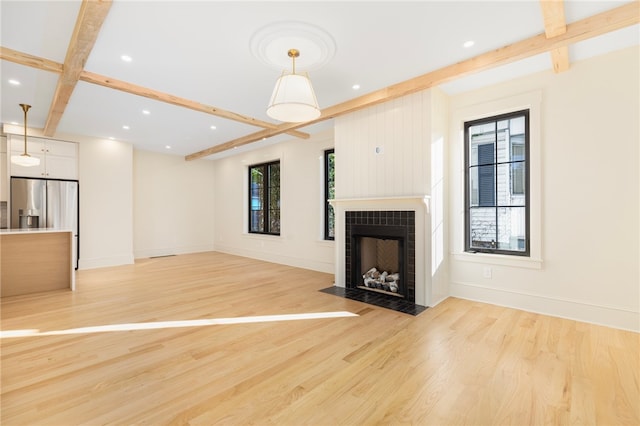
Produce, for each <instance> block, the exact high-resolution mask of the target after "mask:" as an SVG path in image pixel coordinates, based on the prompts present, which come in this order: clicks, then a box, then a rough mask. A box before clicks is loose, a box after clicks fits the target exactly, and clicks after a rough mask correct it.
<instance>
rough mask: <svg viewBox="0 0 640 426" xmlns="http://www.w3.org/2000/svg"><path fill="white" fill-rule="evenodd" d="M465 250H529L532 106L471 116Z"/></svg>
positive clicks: (467, 145)
mask: <svg viewBox="0 0 640 426" xmlns="http://www.w3.org/2000/svg"><path fill="white" fill-rule="evenodd" d="M464 131H465V194H466V195H465V251H467V252H485V253H497V254H511V255H520V256H528V255H529V252H530V247H529V246H530V244H529V111H528V110H525V111H518V112H513V113H509V114H504V115H499V116H494V117H489V118H484V119H480V120H474V121H470V122H466V123H465V125H464Z"/></svg>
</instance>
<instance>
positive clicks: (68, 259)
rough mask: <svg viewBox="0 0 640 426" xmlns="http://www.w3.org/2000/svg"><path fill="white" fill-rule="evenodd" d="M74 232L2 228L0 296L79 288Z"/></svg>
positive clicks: (0, 240)
mask: <svg viewBox="0 0 640 426" xmlns="http://www.w3.org/2000/svg"><path fill="white" fill-rule="evenodd" d="M73 244H74V238H73V232H72V231H71V230H61V229H46V228H38V229H2V230H0V258H1V260H0V296H1V297H8V296H17V295H21V294H29V293H39V292H43V291H51V290H60V289H70V290H75V284H76V283H75V270H74V258H73V253H74V250H73Z"/></svg>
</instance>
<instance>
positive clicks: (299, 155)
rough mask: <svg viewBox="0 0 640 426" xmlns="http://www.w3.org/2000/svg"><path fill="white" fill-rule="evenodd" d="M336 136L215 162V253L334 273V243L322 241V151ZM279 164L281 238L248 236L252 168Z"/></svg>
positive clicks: (330, 134) (326, 135)
mask: <svg viewBox="0 0 640 426" xmlns="http://www.w3.org/2000/svg"><path fill="white" fill-rule="evenodd" d="M330 148H333V132H324V133H321V134H317V135H314V136H312V137H311V138H310V139H306V140H304V139H294V140H291V141H289V142H283V143H279V144H277V145H272V146H268V147H265V148H261V149H257V150H255V151H251V152H247V153H243V154H238V155H235V156H232V157H227V158H222V159H219V160H216V161H215V171H214V176H215V178H214V187H215V198H216V203H215V208H214V212H215V213H214V217H215V249H216V250H217V251H221V252H225V253H231V254H237V255H240V256H246V257H251V258H256V259H261V260H266V261H270V262H276V263H282V264H285V265H292V266H296V267H301V268H307V269H313V270H317V271H322V272H333V257H334V255H333V251H334V243H333V242H332V241H324V240H323V212H324V204H323V203H324V200H323V197H324V191H323V186H322V182H323V179H324V175H323V158H324V151H325V150H327V149H330ZM278 159H279V160H280V179H281V184H280V185H281V186H280V194H281V195H280V196H281V207H280V215H281V233H280V236H272V235H259V234H249V233H247V221H248V218H247V202H248V193H247V186H248V177H247V175H248V167H249V166H251V165H254V164H260V163H264V162H268V161H272V160H278ZM327 285H328V286H329V285H331V283H327Z"/></svg>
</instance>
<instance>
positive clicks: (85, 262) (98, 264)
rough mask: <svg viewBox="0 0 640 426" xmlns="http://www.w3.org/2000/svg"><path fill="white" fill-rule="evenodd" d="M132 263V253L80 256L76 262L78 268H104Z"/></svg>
mask: <svg viewBox="0 0 640 426" xmlns="http://www.w3.org/2000/svg"><path fill="white" fill-rule="evenodd" d="M132 263H133V255H122V256H112V257H99V258H94V259H86V258H82V257H81V258H80V260H79V262H78V269H96V268H106V267H109V266H120V265H131V264H132Z"/></svg>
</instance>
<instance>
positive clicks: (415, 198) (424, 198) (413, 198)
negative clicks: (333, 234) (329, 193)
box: [327, 195, 431, 214]
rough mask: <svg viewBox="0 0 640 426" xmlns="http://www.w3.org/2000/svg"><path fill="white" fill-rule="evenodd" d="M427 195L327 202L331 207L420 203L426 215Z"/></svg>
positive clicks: (346, 199)
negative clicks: (423, 206)
mask: <svg viewBox="0 0 640 426" xmlns="http://www.w3.org/2000/svg"><path fill="white" fill-rule="evenodd" d="M430 199H431V196H429V195H399V196H394V197H368V198H334V199H333V200H327V201H329V204H331V205H332V206H333V207H336V206H337V205H345V204H362V203H387V202H389V203H399V202H400V203H403V202H422V203H424V205H425V207H426V213H427V214H428V213H429V200H430Z"/></svg>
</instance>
